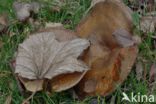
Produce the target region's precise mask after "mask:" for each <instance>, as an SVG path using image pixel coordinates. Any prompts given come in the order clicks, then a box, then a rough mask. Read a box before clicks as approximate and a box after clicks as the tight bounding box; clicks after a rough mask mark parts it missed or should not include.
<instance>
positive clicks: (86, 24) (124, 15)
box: [75, 0, 137, 98]
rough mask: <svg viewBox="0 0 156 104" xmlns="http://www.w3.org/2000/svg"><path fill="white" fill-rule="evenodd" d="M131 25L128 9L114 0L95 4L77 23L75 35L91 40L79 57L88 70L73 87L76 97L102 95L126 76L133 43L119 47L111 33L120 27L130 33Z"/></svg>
mask: <svg viewBox="0 0 156 104" xmlns="http://www.w3.org/2000/svg"><path fill="white" fill-rule="evenodd" d="M132 26H133V25H132V19H131V12H130V11H129V9H128V8H127V7H126V6H125V5H124V4H123V3H122V2H118V1H117V0H116V1H115V0H114V1H113V0H105V1H102V0H101V2H98V3H96V4H95V5H94V6H93V7H92V8H91V9H90V11H89V13H88V15H87V16H86V17H85V18H83V20H82V21H81V22H80V24H79V25H78V26H77V28H76V32H77V34H78V35H79V36H80V37H82V38H87V39H89V40H90V42H91V46H90V48H89V49H88V50H87V51H85V52H84V54H83V56H81V59H82V60H83V61H85V62H86V63H87V64H88V66H89V67H90V68H91V70H89V71H88V72H87V73H86V74H85V76H84V77H83V79H82V80H81V81H80V82H79V83H78V85H77V86H76V87H75V91H76V93H77V94H78V95H79V97H80V98H84V97H85V96H95V95H102V96H106V95H108V94H110V93H111V92H112V91H114V89H115V88H116V85H117V84H121V83H122V82H123V81H124V80H125V79H126V77H127V76H128V74H129V73H130V71H131V68H132V66H133V63H134V61H135V59H136V56H137V46H136V45H135V44H133V45H131V46H128V47H122V46H121V45H120V44H119V43H118V41H117V40H116V38H115V37H114V36H113V33H114V32H115V31H116V30H119V29H124V30H125V31H127V32H128V33H129V34H132V31H133V30H132ZM117 35H118V34H117ZM130 37H131V35H130Z"/></svg>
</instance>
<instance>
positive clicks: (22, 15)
mask: <svg viewBox="0 0 156 104" xmlns="http://www.w3.org/2000/svg"><path fill="white" fill-rule="evenodd" d="M13 8H14V9H15V12H16V16H17V19H18V20H19V21H25V20H26V19H28V18H29V17H30V14H31V13H30V12H33V13H38V12H39V9H40V4H39V3H37V2H32V3H25V2H14V3H13Z"/></svg>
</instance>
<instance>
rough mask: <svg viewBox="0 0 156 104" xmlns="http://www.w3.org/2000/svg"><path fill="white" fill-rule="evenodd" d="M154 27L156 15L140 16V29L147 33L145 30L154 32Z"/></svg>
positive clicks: (155, 26)
mask: <svg viewBox="0 0 156 104" xmlns="http://www.w3.org/2000/svg"><path fill="white" fill-rule="evenodd" d="M155 28H156V17H152V16H144V17H142V18H141V21H140V29H141V30H142V31H143V32H145V33H147V32H154V31H155Z"/></svg>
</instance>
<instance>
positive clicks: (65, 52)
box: [15, 27, 89, 92]
mask: <svg viewBox="0 0 156 104" xmlns="http://www.w3.org/2000/svg"><path fill="white" fill-rule="evenodd" d="M43 43H44V44H43ZM41 44H42V45H41ZM62 46H63V47H62ZM88 46H89V42H88V41H87V40H85V39H79V38H76V36H74V32H71V31H68V30H65V29H60V28H58V27H57V28H56V27H54V28H48V29H45V30H41V31H40V32H39V33H35V34H34V35H32V36H30V37H29V38H28V39H26V40H25V41H24V43H22V44H21V45H20V46H19V50H18V54H17V57H16V70H15V72H16V73H18V76H19V77H20V78H21V76H22V77H24V78H25V80H24V81H23V80H22V81H21V80H20V81H21V82H22V83H23V85H24V86H25V88H26V89H27V90H29V91H33V92H34V91H35V88H36V85H37V84H35V83H38V82H39V83H40V82H41V81H40V80H42V79H44V78H49V79H51V87H52V90H53V91H56V92H59V91H62V90H66V89H68V88H71V87H73V86H74V85H75V84H77V83H78V82H79V81H80V80H81V79H82V77H83V76H84V75H85V73H86V71H87V70H88V69H89V68H88V67H87V66H86V65H85V64H84V63H83V62H82V61H80V60H77V57H78V56H79V55H80V54H81V53H82V52H83V50H84V49H86V48H87V47H88ZM34 47H35V48H34ZM39 47H40V48H39ZM33 48H34V49H33ZM38 49H39V50H38ZM42 49H44V50H42ZM37 50H38V51H37ZM57 50H58V51H57ZM44 51H46V52H44ZM36 52H37V53H38V54H36V55H35V53H36ZM44 53H46V54H44ZM43 59H44V60H45V61H43V62H44V63H43V64H42V60H43ZM51 59H52V60H51ZM55 63H56V64H55ZM41 65H44V66H41ZM34 66H36V67H34ZM42 67H44V70H43V68H42ZM35 68H37V69H35ZM46 68H47V69H46ZM39 73H40V74H39ZM44 73H45V74H44ZM23 75H24V76H23ZM41 85H43V83H40V84H39V85H37V86H40V87H39V89H38V90H42V88H43V87H41Z"/></svg>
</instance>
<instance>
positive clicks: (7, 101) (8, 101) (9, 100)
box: [4, 95, 12, 104]
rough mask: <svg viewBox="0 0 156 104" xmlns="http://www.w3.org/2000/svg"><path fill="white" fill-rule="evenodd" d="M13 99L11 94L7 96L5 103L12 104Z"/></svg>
mask: <svg viewBox="0 0 156 104" xmlns="http://www.w3.org/2000/svg"><path fill="white" fill-rule="evenodd" d="M11 101H12V96H11V95H9V96H7V98H6V100H5V103H4V104H11Z"/></svg>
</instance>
